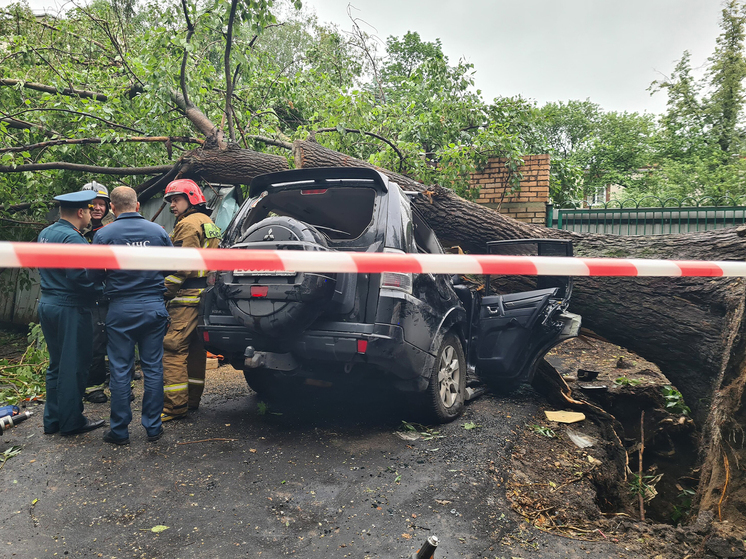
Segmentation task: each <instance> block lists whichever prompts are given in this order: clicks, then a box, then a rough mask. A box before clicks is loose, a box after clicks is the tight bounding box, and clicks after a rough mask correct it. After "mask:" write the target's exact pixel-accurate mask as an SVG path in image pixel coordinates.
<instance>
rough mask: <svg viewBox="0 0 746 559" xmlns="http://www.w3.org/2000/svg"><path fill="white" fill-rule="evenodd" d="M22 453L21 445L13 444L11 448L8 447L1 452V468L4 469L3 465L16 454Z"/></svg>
mask: <svg viewBox="0 0 746 559" xmlns="http://www.w3.org/2000/svg"><path fill="white" fill-rule="evenodd" d="M20 453H21V447H20V446H16V445H14V446H11V447H9V448H6V449H5V450H4V451H3V452H2V454H0V470H2V469H3V466H5V463H6V462H7V461H8V460H9V459H11V458H13V457H14V456H18V455H19V454H20Z"/></svg>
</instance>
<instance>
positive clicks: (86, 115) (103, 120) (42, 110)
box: [8, 108, 145, 134]
mask: <svg viewBox="0 0 746 559" xmlns="http://www.w3.org/2000/svg"><path fill="white" fill-rule="evenodd" d="M33 112H59V113H70V114H74V115H80V116H84V117H86V118H92V119H94V120H100V121H101V122H103V123H104V124H108V125H109V126H111V127H112V128H122V129H124V130H129V131H130V132H135V133H136V134H145V132H143V131H142V130H138V129H137V128H130V127H129V126H124V125H123V124H117V123H116V122H112V121H110V120H106V119H104V118H101V117H100V116H96V115H92V114H90V113H82V112H79V111H71V110H69V109H42V108H37V109H26V110H24V111H19V112H17V113H15V114H14V115H8V118H13V117H15V116H17V115H22V114H24V113H33Z"/></svg>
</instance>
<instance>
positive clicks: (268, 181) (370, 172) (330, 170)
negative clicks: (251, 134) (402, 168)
mask: <svg viewBox="0 0 746 559" xmlns="http://www.w3.org/2000/svg"><path fill="white" fill-rule="evenodd" d="M355 180H360V181H366V182H368V181H370V182H371V183H372V186H375V187H377V188H378V189H379V190H381V191H382V192H388V190H389V179H388V177H387V176H386V175H384V174H383V173H381V172H380V171H377V170H375V169H370V168H367V167H319V168H314V169H292V170H290V171H280V172H278V173H267V174H265V175H259V176H257V177H254V179H253V180H252V181H251V184H250V186H249V198H254V197H255V196H258V195H259V194H261V193H262V192H264V191H265V190H266V191H272V190H274V189H276V188H287V187H290V188H293V187H306V188H309V187H313V186H315V185H318V186H324V187H326V186H329V184H328V183H329V181H335V182H336V181H340V182H342V184H344V182H346V181H355Z"/></svg>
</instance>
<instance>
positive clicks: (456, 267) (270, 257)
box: [0, 242, 746, 277]
mask: <svg viewBox="0 0 746 559" xmlns="http://www.w3.org/2000/svg"><path fill="white" fill-rule="evenodd" d="M0 268H90V269H104V268H105V269H109V270H261V271H265V270H266V271H293V272H327V273H368V274H376V273H381V272H401V273H432V274H494V275H528V276H535V275H539V276H659V277H664V276H667V277H685V276H686V277H746V263H744V262H708V261H683V260H678V261H677V260H639V259H621V258H572V257H553V256H499V255H484V254H400V253H380V252H378V253H368V252H335V251H300V250H247V249H219V248H212V249H210V248H208V249H197V248H171V247H130V246H123V245H82V244H53V243H14V242H0Z"/></svg>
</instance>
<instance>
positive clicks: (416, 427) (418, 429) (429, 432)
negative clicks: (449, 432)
mask: <svg viewBox="0 0 746 559" xmlns="http://www.w3.org/2000/svg"><path fill="white" fill-rule="evenodd" d="M401 430H402V431H404V432H411V433H417V434H418V435H420V437H422V440H423V441H432V440H434V439H442V438H443V437H444V435H441V434H440V431H436V430H435V429H433V428H431V427H425V426H424V425H420V424H419V423H409V422H408V421H404V420H402V424H401Z"/></svg>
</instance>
